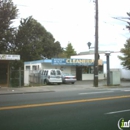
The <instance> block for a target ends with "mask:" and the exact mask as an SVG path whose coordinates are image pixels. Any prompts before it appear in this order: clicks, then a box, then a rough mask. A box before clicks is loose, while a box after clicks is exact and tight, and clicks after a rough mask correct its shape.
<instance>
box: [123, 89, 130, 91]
mask: <svg viewBox="0 0 130 130" xmlns="http://www.w3.org/2000/svg"><path fill="white" fill-rule="evenodd" d="M121 91H125V92H129V91H130V90H129V89H128V90H121Z"/></svg>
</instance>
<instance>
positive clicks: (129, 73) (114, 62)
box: [71, 52, 130, 79]
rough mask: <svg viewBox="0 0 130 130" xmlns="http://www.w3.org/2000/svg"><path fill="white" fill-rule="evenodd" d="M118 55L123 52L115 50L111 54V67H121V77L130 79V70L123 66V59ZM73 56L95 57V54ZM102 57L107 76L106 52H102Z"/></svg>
mask: <svg viewBox="0 0 130 130" xmlns="http://www.w3.org/2000/svg"><path fill="white" fill-rule="evenodd" d="M118 56H123V54H122V53H120V52H114V53H111V54H110V57H109V60H110V69H119V70H120V74H121V78H124V79H130V70H126V69H124V68H123V66H122V65H121V60H120V59H119V58H118ZM71 58H75V59H76V58H77V59H78V58H79V59H94V54H88V55H77V56H71ZM100 59H101V60H103V61H104V65H103V72H104V74H105V76H106V75H107V65H106V56H105V53H103V54H100Z"/></svg>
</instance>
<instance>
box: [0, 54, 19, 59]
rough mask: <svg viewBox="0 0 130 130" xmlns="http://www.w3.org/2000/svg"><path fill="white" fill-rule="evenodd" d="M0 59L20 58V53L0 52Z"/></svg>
mask: <svg viewBox="0 0 130 130" xmlns="http://www.w3.org/2000/svg"><path fill="white" fill-rule="evenodd" d="M0 60H20V55H8V54H0Z"/></svg>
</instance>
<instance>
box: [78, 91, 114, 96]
mask: <svg viewBox="0 0 130 130" xmlns="http://www.w3.org/2000/svg"><path fill="white" fill-rule="evenodd" d="M112 92H114V91H100V92H87V93H79V95H85V94H100V93H112Z"/></svg>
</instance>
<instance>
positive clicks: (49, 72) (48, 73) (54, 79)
mask: <svg viewBox="0 0 130 130" xmlns="http://www.w3.org/2000/svg"><path fill="white" fill-rule="evenodd" d="M40 79H41V83H43V84H49V83H50V84H51V83H57V84H61V83H62V72H61V70H60V69H44V70H42V71H40Z"/></svg>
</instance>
